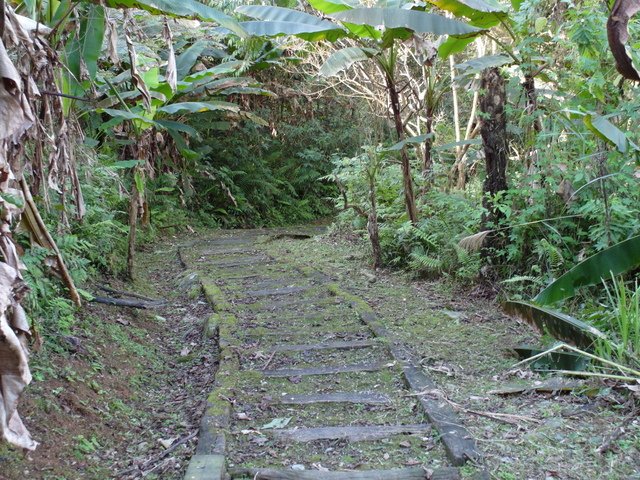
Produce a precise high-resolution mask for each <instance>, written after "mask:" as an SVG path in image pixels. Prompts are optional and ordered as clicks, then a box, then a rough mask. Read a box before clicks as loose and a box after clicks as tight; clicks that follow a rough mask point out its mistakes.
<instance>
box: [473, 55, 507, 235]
mask: <svg viewBox="0 0 640 480" xmlns="http://www.w3.org/2000/svg"><path fill="white" fill-rule="evenodd" d="M481 90H482V92H484V93H483V94H482V96H481V97H480V111H481V112H482V126H481V127H480V134H481V135H482V143H483V146H484V154H485V163H486V170H487V176H486V178H485V181H484V187H483V190H484V200H483V206H484V207H485V209H486V210H487V214H486V216H485V218H484V223H485V224H486V225H487V224H491V225H492V226H495V225H496V223H497V222H498V220H500V218H501V217H502V214H501V213H500V211H499V210H498V209H497V208H496V207H495V205H494V204H493V201H492V200H493V199H494V198H495V197H496V195H497V194H498V193H499V192H503V191H505V190H506V189H507V174H506V172H507V159H508V157H507V140H506V138H507V119H506V114H505V111H504V107H505V103H506V90H505V82H504V78H502V76H501V75H500V71H499V70H498V69H497V68H490V69H487V70H485V71H484V72H483V73H482V87H481Z"/></svg>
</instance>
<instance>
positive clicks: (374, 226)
mask: <svg viewBox="0 0 640 480" xmlns="http://www.w3.org/2000/svg"><path fill="white" fill-rule="evenodd" d="M369 203H370V205H371V210H369V217H368V218H367V231H368V232H369V240H370V241H371V249H372V251H373V268H374V270H377V269H378V268H380V267H381V266H382V247H381V246H380V234H379V230H378V204H377V200H376V176H375V175H374V174H370V175H369Z"/></svg>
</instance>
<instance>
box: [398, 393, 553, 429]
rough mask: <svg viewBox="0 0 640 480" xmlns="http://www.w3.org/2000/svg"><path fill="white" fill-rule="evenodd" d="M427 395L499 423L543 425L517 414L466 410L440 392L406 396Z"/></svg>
mask: <svg viewBox="0 0 640 480" xmlns="http://www.w3.org/2000/svg"><path fill="white" fill-rule="evenodd" d="M427 395H432V396H435V397H438V398H440V399H442V400H444V401H445V402H447V403H448V404H449V405H451V406H452V407H453V408H455V409H456V410H459V411H461V412H464V413H469V414H471V415H477V416H479V417H486V418H490V419H491V420H496V421H498V422H503V423H508V424H509V425H516V426H519V425H520V422H531V423H537V424H540V423H542V422H541V421H540V420H538V419H537V418H533V417H527V416H524V415H515V414H511V413H496V412H487V411H481V410H472V409H470V408H466V407H464V406H462V405H460V404H459V403H456V402H454V401H453V400H449V399H448V398H447V397H446V396H445V394H444V393H442V392H441V391H440V390H433V389H432V390H424V391H422V392H417V393H411V394H409V395H406V396H408V397H409V396H427Z"/></svg>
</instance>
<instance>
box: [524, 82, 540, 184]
mask: <svg viewBox="0 0 640 480" xmlns="http://www.w3.org/2000/svg"><path fill="white" fill-rule="evenodd" d="M522 88H523V89H524V93H525V98H526V102H525V103H526V107H525V113H526V114H527V115H529V116H531V117H533V116H534V115H536V112H537V110H538V94H537V92H536V83H535V78H534V77H533V75H532V74H531V72H527V73H526V74H525V76H524V82H523V83H522ZM529 125H530V128H529V132H528V135H527V136H528V140H529V142H530V145H529V153H528V155H527V159H526V162H527V165H526V167H527V170H528V171H529V173H534V172H535V169H536V167H537V164H538V149H537V148H536V145H535V143H536V137H537V136H538V134H539V133H540V132H541V131H542V123H541V122H540V118H538V117H536V118H534V119H533V122H532V123H531V124H529Z"/></svg>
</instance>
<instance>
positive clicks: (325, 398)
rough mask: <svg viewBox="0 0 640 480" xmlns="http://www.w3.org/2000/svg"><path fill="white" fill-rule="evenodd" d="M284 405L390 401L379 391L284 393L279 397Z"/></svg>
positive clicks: (365, 403)
mask: <svg viewBox="0 0 640 480" xmlns="http://www.w3.org/2000/svg"><path fill="white" fill-rule="evenodd" d="M279 401H280V403H284V404H286V405H311V404H314V403H356V404H363V405H386V404H389V403H391V399H390V398H389V397H388V396H387V395H383V394H381V393H358V392H353V393H350V392H336V393H318V394H312V395H285V396H283V397H281V398H280V399H279Z"/></svg>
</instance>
